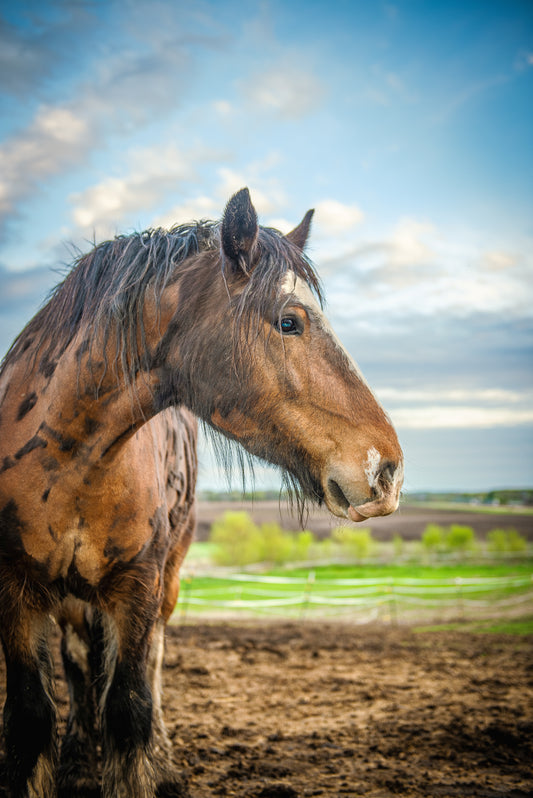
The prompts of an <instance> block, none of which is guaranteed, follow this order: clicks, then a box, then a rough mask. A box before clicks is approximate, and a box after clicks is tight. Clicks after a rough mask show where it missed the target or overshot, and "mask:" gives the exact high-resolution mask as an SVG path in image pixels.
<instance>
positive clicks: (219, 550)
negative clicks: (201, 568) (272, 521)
mask: <svg viewBox="0 0 533 798" xmlns="http://www.w3.org/2000/svg"><path fill="white" fill-rule="evenodd" d="M209 540H210V542H211V543H215V544H216V549H215V552H214V554H213V559H214V560H215V562H216V563H218V565H238V566H240V567H242V566H244V565H249V564H250V563H252V562H259V561H260V559H261V545H262V544H261V534H260V532H259V529H258V528H257V526H256V525H255V524H254V522H253V521H252V519H251V518H250V516H249V515H248V513H247V512H245V511H228V512H226V513H224V515H223V516H222V518H219V519H217V520H216V521H215V522H214V523H213V525H212V526H211V532H210V534H209Z"/></svg>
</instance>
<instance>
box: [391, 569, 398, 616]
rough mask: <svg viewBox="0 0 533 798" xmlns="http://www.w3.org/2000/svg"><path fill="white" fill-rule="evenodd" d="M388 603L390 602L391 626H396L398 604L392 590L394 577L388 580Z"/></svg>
mask: <svg viewBox="0 0 533 798" xmlns="http://www.w3.org/2000/svg"><path fill="white" fill-rule="evenodd" d="M389 593H390V598H389V603H390V610H389V612H390V619H391V624H392V625H393V626H398V606H397V603H396V594H395V592H394V579H391V580H390V582H389Z"/></svg>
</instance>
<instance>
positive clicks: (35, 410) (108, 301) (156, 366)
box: [0, 189, 403, 798]
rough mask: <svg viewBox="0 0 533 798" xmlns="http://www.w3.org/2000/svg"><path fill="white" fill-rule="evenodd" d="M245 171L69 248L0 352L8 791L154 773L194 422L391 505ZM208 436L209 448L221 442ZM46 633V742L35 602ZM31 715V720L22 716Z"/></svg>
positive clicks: (345, 386) (351, 375) (377, 440)
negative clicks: (92, 243)
mask: <svg viewBox="0 0 533 798" xmlns="http://www.w3.org/2000/svg"><path fill="white" fill-rule="evenodd" d="M311 216H312V212H309V213H308V214H307V215H306V216H305V218H304V220H303V221H302V223H301V224H300V225H299V226H298V227H297V228H296V229H295V230H293V231H292V233H290V234H289V235H288V236H282V235H281V234H280V233H279V232H277V231H275V230H271V229H268V228H262V227H259V226H258V224H257V216H256V213H255V210H254V208H253V205H252V204H251V201H250V197H249V194H248V191H247V189H243V190H242V191H240V192H238V193H237V194H236V195H235V196H234V197H232V198H231V200H230V201H229V203H228V205H227V207H226V210H225V213H224V217H223V220H222V222H221V223H213V222H201V223H198V224H192V225H182V226H179V227H176V228H173V229H172V230H170V231H163V230H155V231H148V232H146V233H142V234H135V235H131V236H127V237H120V238H117V239H115V240H114V241H108V242H106V243H104V244H101V245H100V246H98V247H96V248H95V249H94V250H92V252H90V253H89V254H88V255H84V256H81V257H80V258H79V259H78V260H77V262H76V263H75V264H74V267H73V269H72V271H71V272H70V273H69V274H68V276H67V277H66V278H65V280H64V281H63V282H62V283H61V284H60V285H59V286H58V287H57V288H56V290H55V291H54V293H53V295H52V297H51V298H50V300H49V302H48V303H47V304H46V305H45V306H44V307H43V309H42V310H41V311H40V312H39V313H38V314H37V315H36V316H35V317H34V318H33V319H32V320H31V321H30V323H29V324H28V325H27V327H26V328H25V330H23V332H22V333H21V334H20V336H19V337H18V338H17V340H16V341H15V343H14V344H13V346H12V347H11V349H10V351H9V352H8V354H7V356H6V358H5V360H4V362H3V364H2V367H1V370H0V629H1V635H2V644H3V649H4V654H5V658H6V666H7V700H6V704H5V708H4V734H5V739H6V750H7V767H8V777H9V784H10V789H11V794H12V795H13V796H17V798H18V796H31V797H32V798H37V797H38V798H51V796H55V795H56V791H57V789H59V794H60V795H64V796H67V795H68V796H71V795H77V796H83V795H87V796H88V795H91V794H94V790H95V789H96V788H97V785H98V782H100V785H101V790H102V794H103V796H104V798H117V797H118V798H121V796H124V797H125V796H128V798H130V797H131V796H134V798H153V796H154V795H155V794H156V790H158V789H159V790H162V789H163V786H162V785H165V784H171V783H176V781H177V780H178V781H179V778H178V776H177V775H176V774H175V773H174V769H173V766H172V757H171V748H170V743H169V740H168V737H167V734H166V731H165V727H164V722H163V715H162V709H161V687H160V671H161V664H162V659H163V636H164V626H165V623H166V622H167V620H168V618H169V617H170V615H171V613H172V610H173V608H174V605H175V602H176V600H177V596H178V590H179V569H180V566H181V564H182V562H183V559H184V557H185V554H186V552H187V549H188V547H189V545H190V542H191V540H192V537H193V533H194V526H195V482H196V471H197V464H196V423H197V422H196V419H197V418H199V419H200V420H201V421H202V422H203V423H205V424H206V425H207V427H208V428H210V429H214V430H215V431H217V432H221V433H222V434H223V435H224V436H225V437H226V438H227V439H229V440H231V441H237V442H239V443H240V444H242V447H244V448H243V449H241V451H244V450H246V451H247V452H249V453H251V454H254V455H257V456H259V457H261V458H264V459H265V460H267V461H269V462H270V463H273V464H274V465H276V466H278V467H279V468H280V469H281V471H282V473H283V475H284V478H285V480H286V482H287V483H288V484H289V485H290V486H292V488H293V489H294V490H295V491H296V495H297V498H298V499H299V500H300V501H301V502H304V501H307V500H310V501H316V502H324V503H325V504H326V505H327V506H328V507H329V509H330V510H331V511H332V512H333V513H335V514H336V515H339V516H342V517H346V518H351V519H352V520H356V521H357V520H361V519H363V518H365V517H369V516H371V515H383V514H387V513H390V512H393V511H394V509H395V508H396V506H397V503H398V495H399V491H400V488H401V482H402V473H403V472H402V453H401V449H400V447H399V444H398V441H397V438H396V435H395V433H394V430H393V428H392V426H391V424H390V421H389V420H388V418H387V416H386V414H385V413H384V411H383V410H382V408H381V407H380V406H379V404H378V403H377V402H376V400H375V398H374V397H373V395H372V393H371V391H370V389H369V387H368V385H367V384H366V382H365V381H364V379H363V378H362V376H361V374H360V372H359V371H358V369H357V368H356V366H355V364H354V363H353V361H351V359H350V358H349V356H348V355H347V353H346V352H345V351H344V349H343V348H342V346H341V345H340V343H339V342H338V340H337V339H336V338H335V336H334V335H333V333H332V331H331V329H330V327H329V325H328V324H327V321H326V319H325V317H324V315H323V313H322V310H321V305H320V289H319V284H318V280H317V278H316V275H315V273H314V271H313V269H312V267H311V265H310V263H309V261H308V260H307V258H306V257H305V255H304V254H303V248H304V245H305V242H306V239H307V236H308V233H309V226H310V222H311ZM224 457H225V453H224V451H223V452H222V458H223V460H224ZM52 616H53V617H55V619H56V621H57V623H59V624H60V627H61V629H62V632H63V639H62V656H63V663H64V667H65V673H66V676H67V680H68V682H69V691H70V714H69V719H68V724H67V733H66V735H65V737H64V739H63V741H62V744H61V750H60V751H59V750H58V743H57V735H56V707H55V699H54V689H53V673H52V665H51V658H50V653H49V646H48V637H49V631H50V629H49V627H50V623H51V618H52ZM29 729H31V734H29V733H28V730H29Z"/></svg>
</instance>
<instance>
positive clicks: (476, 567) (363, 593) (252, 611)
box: [177, 557, 533, 631]
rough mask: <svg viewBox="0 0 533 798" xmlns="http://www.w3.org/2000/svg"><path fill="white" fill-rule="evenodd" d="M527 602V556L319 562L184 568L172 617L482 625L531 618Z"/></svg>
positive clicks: (530, 579) (531, 583)
mask: <svg viewBox="0 0 533 798" xmlns="http://www.w3.org/2000/svg"><path fill="white" fill-rule="evenodd" d="M532 604H533V558H530V557H524V558H522V559H519V560H516V561H513V562H509V561H505V562H501V563H497V562H490V563H483V562H482V563H472V562H468V563H461V562H458V563H453V564H452V563H446V564H435V565H428V564H418V563H414V564H399V565H394V564H391V565H384V564H380V565H373V564H363V565H322V566H316V567H313V568H309V567H307V568H302V567H300V568H292V569H282V568H278V569H270V570H268V571H265V572H261V573H257V572H254V573H241V574H227V575H220V576H214V575H213V576H205V575H198V576H195V575H193V574H192V573H191V572H189V574H188V575H187V571H185V573H184V576H183V578H182V583H181V597H180V603H179V604H178V607H177V616H178V617H185V616H190V615H191V614H194V615H197V614H200V615H202V616H206V615H224V614H226V615H227V614H233V615H252V616H253V615H260V616H264V615H269V616H274V617H275V616H281V617H303V616H304V615H305V616H306V617H325V616H342V617H344V618H348V619H349V618H352V619H354V620H358V621H360V622H361V621H362V620H364V619H365V618H366V617H367V618H368V619H370V620H379V619H386V620H389V621H393V622H394V621H395V620H398V621H402V620H406V621H410V620H411V619H413V618H417V617H420V618H423V617H434V618H437V619H440V617H442V616H444V617H448V616H450V615H452V616H453V617H455V618H456V617H460V618H461V619H468V620H469V621H470V622H473V621H475V620H476V617H479V621H480V622H481V621H483V624H485V621H486V618H485V616H486V615H487V614H488V615H489V616H491V620H492V622H494V618H499V617H501V618H505V616H506V614H508V613H509V612H512V613H515V614H517V613H518V614H521V615H522V614H523V615H524V616H527V614H528V613H529V615H531V610H532ZM506 622H507V621H506ZM524 623H526V622H525V621H524ZM527 623H529V621H528V622H527ZM527 623H526V628H528V629H529V626H527ZM483 630H485V627H484V626H483V629H481V631H483Z"/></svg>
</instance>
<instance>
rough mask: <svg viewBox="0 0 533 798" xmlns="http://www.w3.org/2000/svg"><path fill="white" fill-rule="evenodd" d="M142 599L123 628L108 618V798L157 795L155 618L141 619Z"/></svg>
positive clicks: (105, 776)
mask: <svg viewBox="0 0 533 798" xmlns="http://www.w3.org/2000/svg"><path fill="white" fill-rule="evenodd" d="M137 599H138V600H137V601H136V604H135V606H132V605H130V606H129V607H128V608H127V611H126V612H121V614H120V616H121V618H122V619H123V620H122V623H121V622H117V621H116V620H115V619H113V618H111V616H105V630H106V673H107V675H108V686H107V688H106V689H105V691H104V693H103V696H102V730H103V774H102V788H103V796H104V798H153V796H154V795H155V791H156V773H155V767H154V736H153V729H154V724H153V701H152V691H151V687H150V683H149V679H148V673H147V669H148V652H149V647H150V643H151V636H152V631H153V625H154V622H155V618H151V619H150V620H147V615H146V613H143V617H142V619H141V618H139V617H138V614H139V607H143V603H142V599H140V598H139V597H137ZM154 615H155V613H154ZM124 619H127V620H124Z"/></svg>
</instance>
